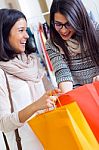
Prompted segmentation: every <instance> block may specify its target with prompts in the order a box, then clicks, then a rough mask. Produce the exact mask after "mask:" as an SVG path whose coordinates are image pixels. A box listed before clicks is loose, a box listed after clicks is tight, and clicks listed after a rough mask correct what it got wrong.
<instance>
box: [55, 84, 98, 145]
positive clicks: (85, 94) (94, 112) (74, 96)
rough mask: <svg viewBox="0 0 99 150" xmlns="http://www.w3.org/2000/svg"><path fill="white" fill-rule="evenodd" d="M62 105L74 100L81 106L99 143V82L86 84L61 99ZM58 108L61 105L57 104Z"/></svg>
mask: <svg viewBox="0 0 99 150" xmlns="http://www.w3.org/2000/svg"><path fill="white" fill-rule="evenodd" d="M59 99H60V101H61V103H62V105H66V104H67V103H68V101H69V103H70V102H71V101H72V100H73V101H76V102H77V104H78V105H79V107H80V109H81V111H82V113H83V115H84V117H85V118H86V120H87V122H88V124H89V126H90V128H91V130H92V131H93V133H94V135H95V137H96V139H97V140H98V142H99V82H94V83H91V84H86V85H84V86H81V87H79V88H76V89H74V90H72V91H70V92H68V93H66V94H64V95H61V96H60V97H59ZM57 106H59V104H58V103H57Z"/></svg>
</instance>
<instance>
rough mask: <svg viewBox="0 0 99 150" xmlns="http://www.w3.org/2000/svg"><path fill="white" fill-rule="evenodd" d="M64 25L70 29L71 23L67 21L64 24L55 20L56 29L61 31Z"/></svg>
mask: <svg viewBox="0 0 99 150" xmlns="http://www.w3.org/2000/svg"><path fill="white" fill-rule="evenodd" d="M63 26H64V27H65V28H66V29H68V28H70V27H71V25H70V23H69V22H66V23H64V24H62V23H61V22H58V21H55V22H54V27H55V29H56V30H57V31H60V30H61V29H62V28H63Z"/></svg>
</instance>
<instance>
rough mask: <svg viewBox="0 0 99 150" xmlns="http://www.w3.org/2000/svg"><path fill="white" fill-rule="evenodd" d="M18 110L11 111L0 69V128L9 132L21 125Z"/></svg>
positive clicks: (3, 77)
mask: <svg viewBox="0 0 99 150" xmlns="http://www.w3.org/2000/svg"><path fill="white" fill-rule="evenodd" d="M22 125H23V123H20V121H19V117H18V111H16V112H13V113H11V106H10V100H9V96H8V90H7V85H6V80H5V75H4V72H3V71H2V70H1V69H0V130H1V131H3V132H9V131H12V130H15V129H17V128H18V127H21V126H22Z"/></svg>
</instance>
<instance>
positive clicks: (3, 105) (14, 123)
mask: <svg viewBox="0 0 99 150" xmlns="http://www.w3.org/2000/svg"><path fill="white" fill-rule="evenodd" d="M0 79H1V82H0V130H1V131H3V132H9V131H12V130H15V129H17V128H18V127H21V126H23V123H24V122H25V121H26V120H27V119H29V117H31V116H32V115H33V114H34V113H35V112H36V111H38V110H40V109H46V108H48V107H52V106H53V105H54V102H53V99H52V97H50V96H49V95H50V94H49V93H50V92H46V93H45V94H44V95H43V96H42V97H41V98H40V99H39V100H38V101H36V102H35V103H32V104H30V105H28V106H26V107H24V108H23V109H21V110H20V111H18V110H16V111H15V112H13V113H11V105H10V100H9V96H8V90H7V86H6V81H5V76H4V73H3V71H2V72H1V70H0ZM57 92H58V90H57Z"/></svg>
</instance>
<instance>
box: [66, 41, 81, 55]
mask: <svg viewBox="0 0 99 150" xmlns="http://www.w3.org/2000/svg"><path fill="white" fill-rule="evenodd" d="M66 43H67V48H68V51H69V53H70V55H71V56H76V55H77V54H80V53H81V47H80V43H79V42H78V41H76V40H74V39H69V40H68V41H66Z"/></svg>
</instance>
